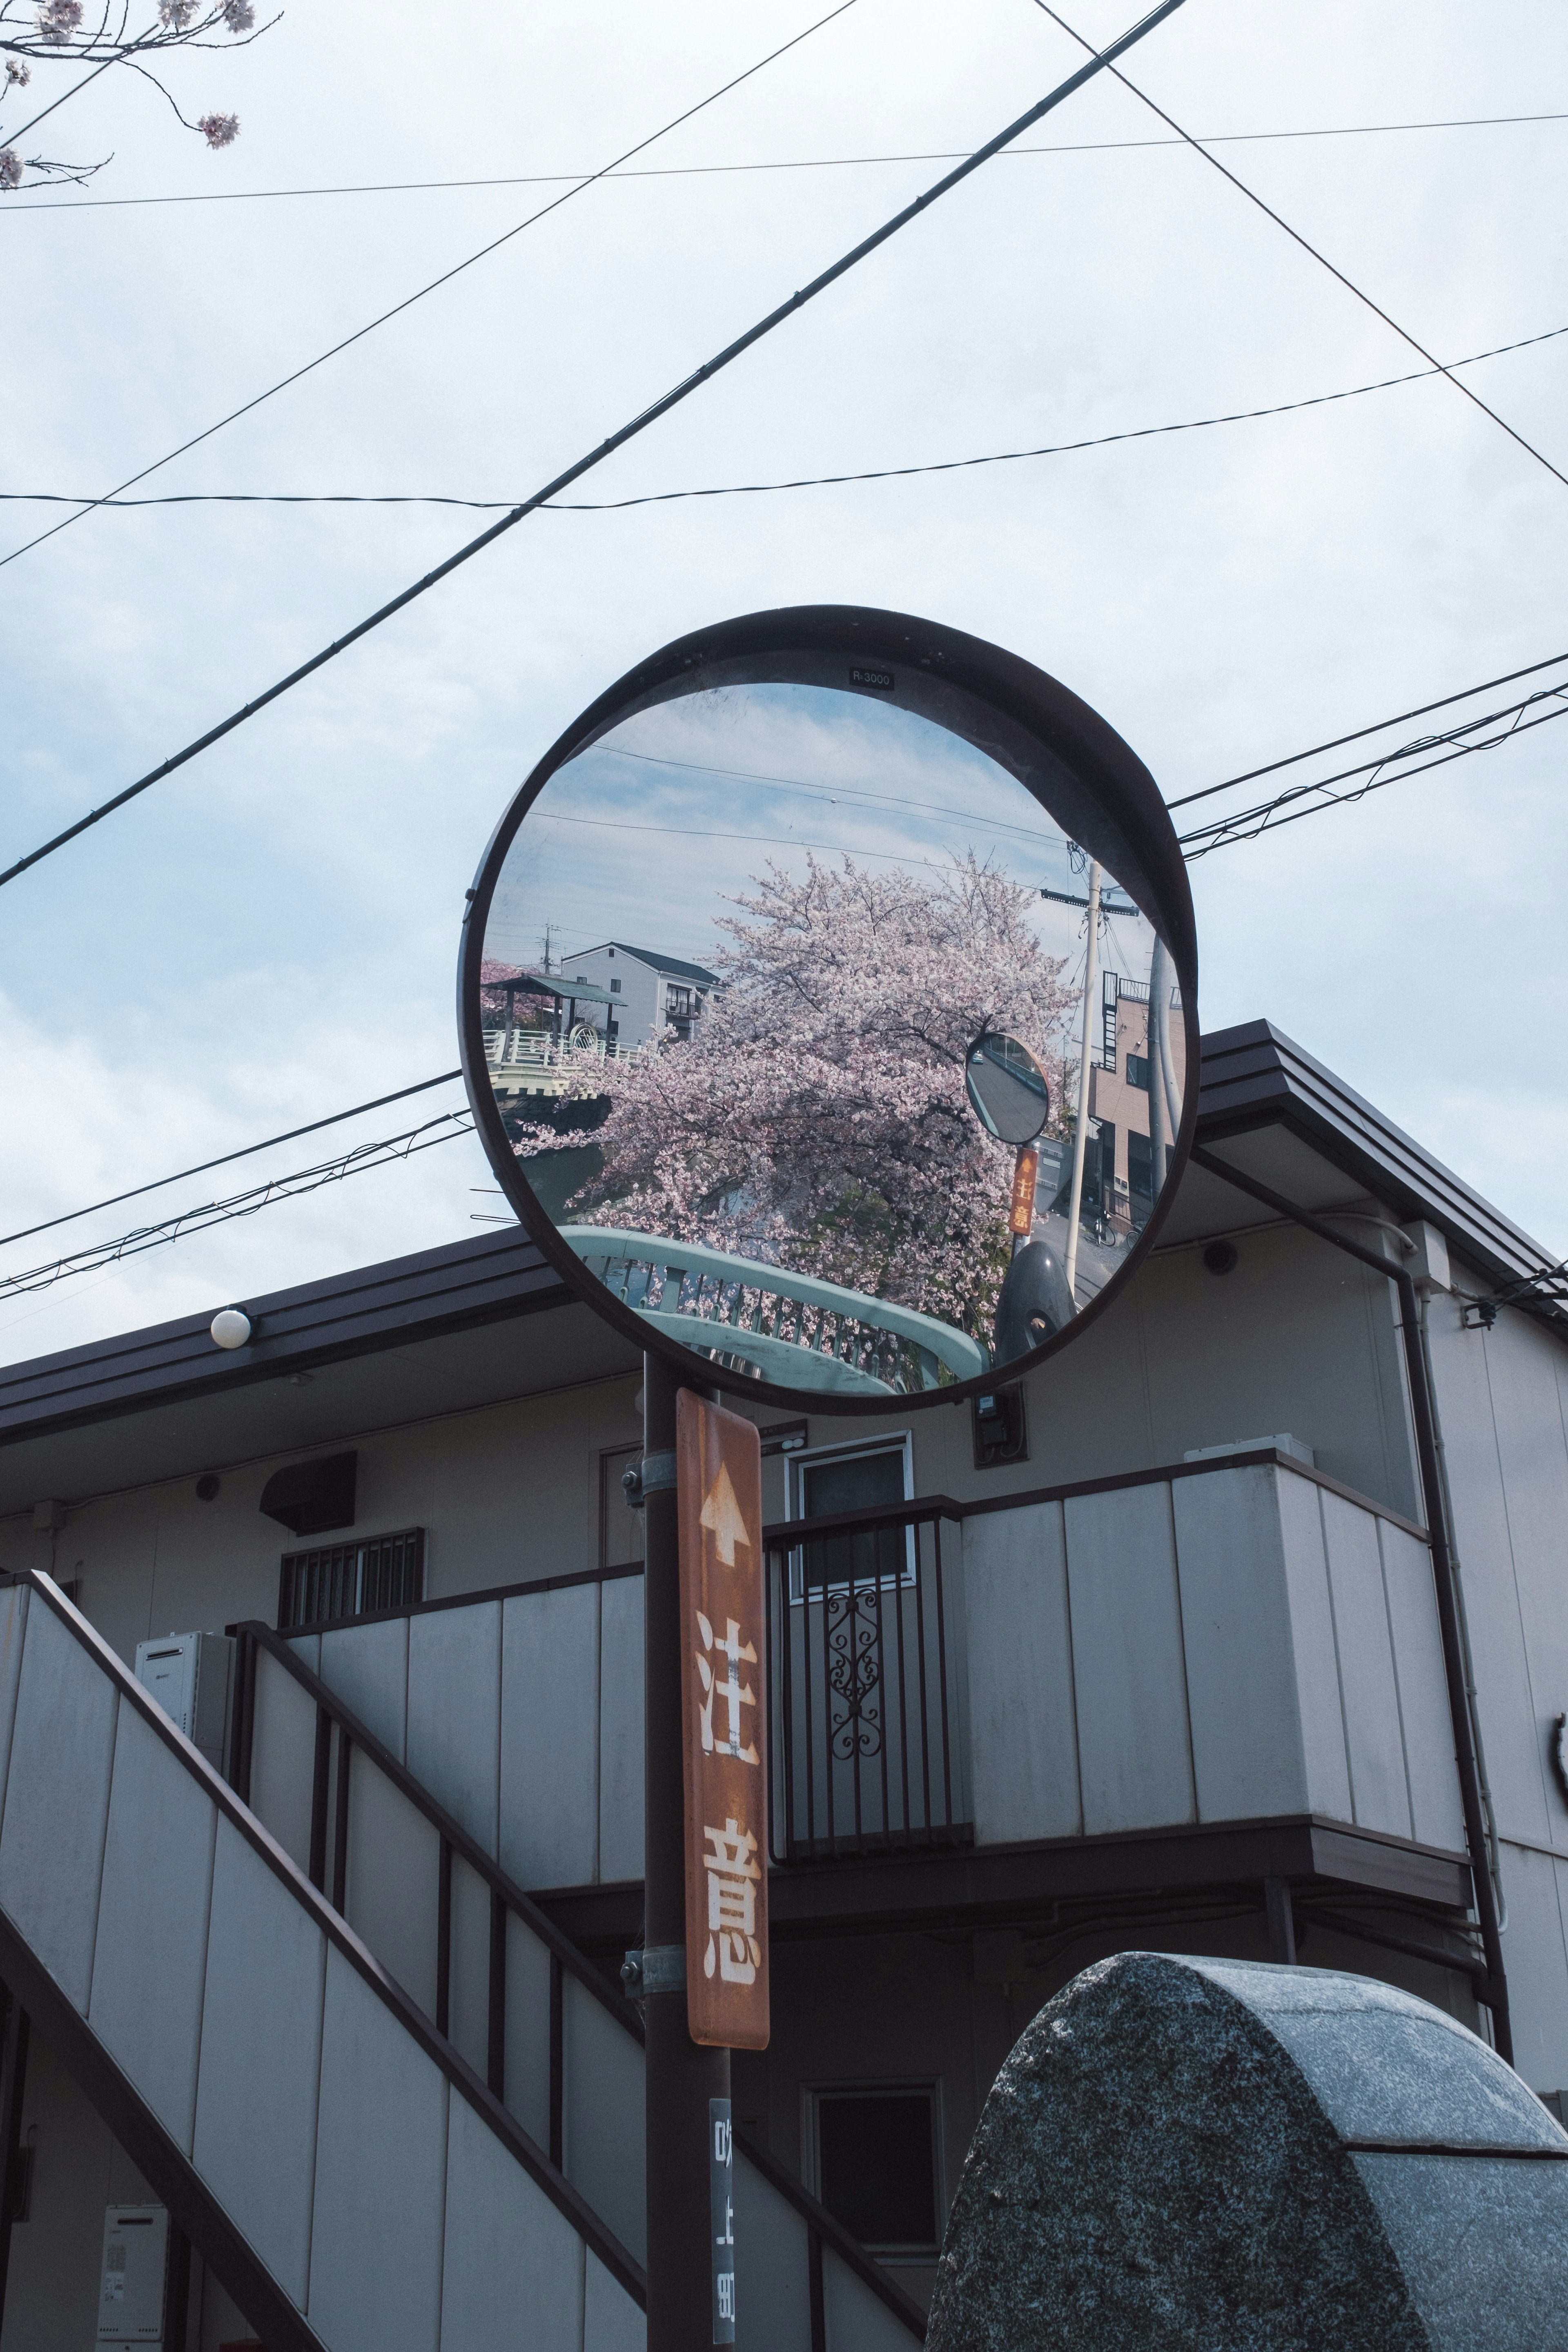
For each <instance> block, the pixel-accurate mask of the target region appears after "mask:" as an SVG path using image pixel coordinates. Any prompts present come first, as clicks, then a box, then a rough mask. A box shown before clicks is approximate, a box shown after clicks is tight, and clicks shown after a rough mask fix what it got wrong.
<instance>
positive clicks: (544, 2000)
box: [506, 1911, 550, 2148]
mask: <svg viewBox="0 0 1568 2352" xmlns="http://www.w3.org/2000/svg"><path fill="white" fill-rule="evenodd" d="M506 2104H507V2105H508V2106H509V2107H510V2110H511V2112H512V2114H513V2115H514V2116H516V2117H517V2119H518V2122H519V2123H520V2124H521V2126H522V2128H523V2130H524V2131H525V2132H527V2133H528V2135H529V2137H530V2138H531V2139H535V2140H537V2141H538V2143H539V2145H540V2147H544V2148H547V2147H549V2146H550V1954H549V1952H548V1950H547V1949H546V1948H545V1947H544V1945H543V1944H542V1943H541V1942H540V1940H539V1937H537V1936H536V1935H535V1934H534V1932H533V1930H532V1928H531V1927H527V1926H525V1925H524V1923H523V1921H522V1920H521V1919H520V1918H518V1917H517V1916H516V1915H515V1913H513V1912H510V1911H509V1912H508V1913H507V1915H506Z"/></svg>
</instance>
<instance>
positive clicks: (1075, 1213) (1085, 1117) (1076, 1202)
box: [1062, 859, 1100, 1306]
mask: <svg viewBox="0 0 1568 2352" xmlns="http://www.w3.org/2000/svg"><path fill="white" fill-rule="evenodd" d="M1099 946H1100V866H1099V864H1098V862H1097V861H1096V860H1094V859H1090V861H1089V939H1088V942H1087V944H1086V946H1085V948H1084V951H1083V1050H1082V1053H1081V1055H1079V1066H1078V1125H1077V1127H1076V1129H1074V1132H1073V1139H1072V1191H1071V1194H1070V1197H1069V1199H1068V1247H1067V1259H1066V1262H1065V1264H1064V1265H1063V1268H1062V1271H1063V1273H1064V1274H1065V1275H1066V1276H1067V1286H1068V1291H1069V1292H1070V1294H1071V1296H1072V1299H1073V1303H1074V1305H1075V1306H1076V1305H1077V1303H1078V1231H1079V1224H1080V1223H1081V1222H1082V1218H1083V1155H1084V1150H1085V1147H1086V1145H1087V1144H1088V1142H1089V1038H1090V1036H1091V1035H1092V1034H1093V1029H1094V997H1095V982H1096V981H1097V980H1098V979H1099V977H1100V971H1099V965H1098V961H1097V958H1096V950H1098V948H1099Z"/></svg>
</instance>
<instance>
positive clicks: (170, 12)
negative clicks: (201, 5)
mask: <svg viewBox="0 0 1568 2352" xmlns="http://www.w3.org/2000/svg"><path fill="white" fill-rule="evenodd" d="M195 13H196V0H158V22H159V23H160V24H161V25H163V26H165V27H166V28H167V30H168V31H169V32H171V33H183V32H184V29H185V27H186V26H187V25H188V24H189V23H190V22H191V19H192V18H193V17H194V16H195Z"/></svg>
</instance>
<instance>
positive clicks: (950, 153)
mask: <svg viewBox="0 0 1568 2352" xmlns="http://www.w3.org/2000/svg"><path fill="white" fill-rule="evenodd" d="M1530 122H1568V113H1559V114H1463V115H1450V116H1447V117H1445V118H1441V119H1438V120H1435V121H1430V122H1342V123H1338V122H1336V123H1328V124H1325V125H1322V126H1321V127H1316V128H1312V129H1310V130H1306V131H1215V132H1214V133H1213V134H1212V135H1211V134H1209V133H1207V132H1205V134H1204V138H1203V143H1204V145H1205V147H1236V146H1255V145H1257V144H1258V143H1259V142H1265V141H1276V140H1285V139H1368V138H1373V137H1380V136H1383V135H1385V134H1387V133H1390V132H1396V131H1489V130H1500V129H1506V128H1509V127H1510V126H1511V125H1514V124H1519V123H1530ZM1185 143H1186V142H1184V140H1181V139H1086V140H1078V141H1074V142H1071V143H1068V142H1062V143H1061V144H1053V145H1051V146H1048V147H1015V148H1014V149H1012V151H1011V154H1012V155H1015V156H1024V155H1104V154H1115V153H1120V152H1123V151H1125V150H1138V149H1142V148H1146V147H1181V146H1184V144H1185ZM962 155H963V149H962V148H959V147H932V148H926V149H921V150H920V151H918V152H913V153H910V154H904V155H805V156H791V157H785V158H784V159H783V160H782V161H780V162H778V163H664V164H655V165H653V166H651V167H650V168H649V169H647V170H646V171H641V172H621V171H616V170H614V169H612V170H610V171H608V172H606V173H604V174H602V176H603V177H604V178H605V179H607V180H691V179H703V178H719V177H724V176H728V175H731V174H734V173H749V172H836V171H849V170H855V169H858V168H870V167H874V166H879V165H881V166H885V165H890V164H894V163H957V162H958V161H959V160H960V158H961V157H962ZM586 176H587V175H586V173H582V172H513V173H500V174H496V175H494V176H492V177H490V178H489V179H482V180H365V181H359V182H355V183H353V184H351V185H348V186H345V187H331V188H204V189H199V190H197V191H196V192H195V194H185V195H174V196H82V197H78V198H76V199H71V198H67V199H66V200H65V201H64V202H58V201H53V200H45V199H40V200H39V201H38V202H37V203H35V202H33V201H32V200H31V199H30V198H29V197H27V196H26V195H16V196H12V197H11V198H10V199H9V200H8V202H7V204H6V207H5V209H6V210H7V211H8V212H9V213H10V214H11V215H12V216H13V217H16V215H20V214H22V213H82V212H96V211H104V210H108V209H111V208H114V207H119V206H134V205H245V204H259V203H272V202H277V201H281V200H284V199H288V198H294V197H302V196H398V195H428V194H437V193H441V192H444V191H447V190H463V189H472V188H537V187H557V186H561V185H563V184H565V183H566V182H568V181H572V180H581V179H584V178H585V177H586Z"/></svg>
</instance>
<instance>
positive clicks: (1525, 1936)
mask: <svg viewBox="0 0 1568 2352" xmlns="http://www.w3.org/2000/svg"><path fill="white" fill-rule="evenodd" d="M1564 1875H1565V1873H1564V1871H1563V1867H1562V1865H1560V1864H1557V1863H1555V1862H1553V1861H1552V1857H1551V1855H1550V1854H1544V1853H1532V1852H1531V1851H1530V1849H1529V1848H1527V1847H1521V1846H1517V1845H1508V1844H1506V1843H1505V1844H1504V1846H1503V1849H1502V1876H1503V1892H1504V1894H1505V1895H1507V1897H1508V1932H1507V1934H1506V1935H1505V1936H1504V1937H1503V1939H1502V1957H1503V1966H1504V1967H1505V1968H1506V1969H1507V1970H1508V1991H1509V2011H1510V2020H1511V2022H1512V2025H1513V2063H1514V2064H1515V2065H1516V2066H1517V2067H1518V2069H1519V2071H1520V2073H1521V2074H1522V2075H1523V2077H1524V2079H1525V2081H1526V2082H1527V2083H1528V2084H1530V2086H1531V2090H1534V2091H1561V2090H1568V1953H1565V1952H1564V1948H1563V1900H1562V1895H1561V1892H1560V1885H1559V1882H1560V1881H1561V1880H1562V1879H1563V1877H1564Z"/></svg>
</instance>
